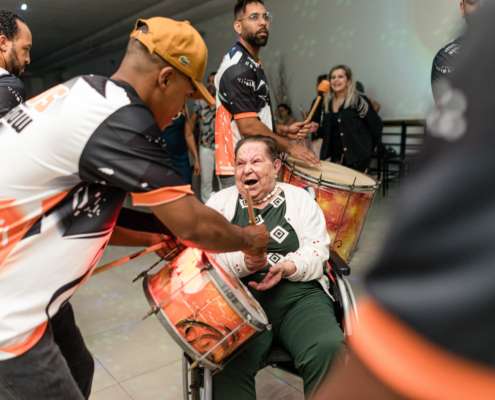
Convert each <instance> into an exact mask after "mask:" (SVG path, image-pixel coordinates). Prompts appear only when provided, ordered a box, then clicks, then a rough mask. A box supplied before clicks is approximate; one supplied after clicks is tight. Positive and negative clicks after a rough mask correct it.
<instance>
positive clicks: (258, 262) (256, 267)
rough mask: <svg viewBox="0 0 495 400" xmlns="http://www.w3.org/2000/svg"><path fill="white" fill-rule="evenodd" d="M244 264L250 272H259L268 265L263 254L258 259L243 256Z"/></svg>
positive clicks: (266, 258) (266, 257)
mask: <svg viewBox="0 0 495 400" xmlns="http://www.w3.org/2000/svg"><path fill="white" fill-rule="evenodd" d="M244 262H245V263H246V268H247V269H248V270H249V271H251V272H257V271H261V270H262V269H263V268H265V267H266V265H267V264H268V256H267V255H266V254H263V255H261V256H258V257H251V256H248V255H247V254H245V255H244Z"/></svg>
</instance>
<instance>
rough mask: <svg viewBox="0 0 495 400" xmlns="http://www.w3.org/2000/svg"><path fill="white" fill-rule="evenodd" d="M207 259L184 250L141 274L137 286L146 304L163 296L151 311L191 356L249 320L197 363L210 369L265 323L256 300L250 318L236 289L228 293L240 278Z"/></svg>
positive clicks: (204, 351) (214, 367) (196, 357)
mask: <svg viewBox="0 0 495 400" xmlns="http://www.w3.org/2000/svg"><path fill="white" fill-rule="evenodd" d="M212 262H214V260H212V259H211V257H208V259H207V258H206V256H203V252H202V251H200V250H197V249H191V248H190V249H187V250H185V251H184V252H183V253H181V254H180V255H179V256H178V257H177V258H176V259H175V260H174V261H173V262H172V263H170V264H168V265H166V266H165V267H164V268H162V269H161V270H160V271H158V272H157V273H156V274H155V275H153V276H151V277H148V278H146V280H145V282H144V285H143V287H144V291H145V294H146V297H147V298H148V301H149V302H150V304H151V305H152V306H158V305H159V304H160V303H161V302H163V301H164V300H166V301H165V303H164V304H163V305H162V307H161V308H160V310H159V312H158V314H157V316H158V319H159V320H160V322H161V323H162V325H163V326H164V327H165V329H166V330H167V332H168V333H169V334H170V335H171V336H172V338H173V339H174V340H175V341H176V342H177V344H179V346H180V347H181V348H182V349H183V350H184V351H185V352H186V353H187V354H188V355H189V356H190V357H191V358H193V359H196V360H197V359H199V358H200V357H201V356H202V355H203V354H205V353H207V352H208V351H209V350H211V349H212V348H213V347H214V346H215V345H216V344H217V343H218V342H219V341H220V340H222V339H223V338H224V337H225V336H227V335H228V334H229V333H230V332H231V331H233V330H234V329H235V328H237V327H238V326H240V325H241V324H243V323H244V322H246V321H247V319H248V318H251V321H249V322H247V323H245V324H244V325H243V326H242V327H241V328H240V329H239V330H238V331H237V332H236V333H235V334H234V335H232V336H230V338H228V339H227V341H226V342H224V344H222V345H220V346H218V347H217V348H216V349H215V350H213V352H212V354H210V355H209V356H208V357H207V358H206V359H205V360H204V361H202V364H204V366H206V367H207V368H210V369H216V368H218V367H219V366H220V365H221V363H222V361H224V360H225V359H226V358H228V356H229V355H231V354H232V353H234V352H235V351H236V350H237V349H238V348H239V347H240V346H242V345H243V344H245V343H246V342H247V341H248V340H249V339H250V338H252V337H253V335H256V334H258V333H259V332H262V331H263V330H264V329H265V328H266V325H267V323H268V321H267V319H266V315H265V314H264V312H263V311H262V309H261V307H260V306H259V304H257V303H256V306H257V307H259V310H261V313H262V315H261V316H259V315H258V318H256V315H253V314H256V313H253V312H252V310H251V312H249V310H246V308H244V307H242V304H240V303H239V302H238V301H236V296H239V293H237V294H235V293H234V292H236V288H233V285H234V286H235V285H238V284H239V283H240V281H238V280H237V279H236V278H235V276H233V275H231V276H229V275H228V274H225V273H224V271H223V269H221V267H219V266H218V265H215V268H213V267H212V265H211V264H210V263H212ZM202 268H204V269H203V270H202V271H201V269H202ZM179 272H180V273H179ZM195 276H196V277H195ZM232 277H233V279H232ZM181 285H183V288H182V289H181V288H180V286H181ZM240 285H242V283H240ZM174 292H175V294H173V293H174ZM167 299H168V300H167ZM253 300H254V299H253ZM254 301H256V300H254ZM255 308H256V307H255ZM248 314H249V317H248V316H247V315H248Z"/></svg>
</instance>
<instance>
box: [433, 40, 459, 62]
mask: <svg viewBox="0 0 495 400" xmlns="http://www.w3.org/2000/svg"><path fill="white" fill-rule="evenodd" d="M462 38H463V37H462V36H459V37H458V38H456V39H454V40H451V41H450V42H448V43H447V44H446V45H445V46H443V47H442V48H441V49H440V50H439V51H438V53H437V54H436V56H435V60H443V59H445V58H450V57H452V56H454V55H455V54H458V53H459V51H460V49H461V46H462Z"/></svg>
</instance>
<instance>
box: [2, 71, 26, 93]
mask: <svg viewBox="0 0 495 400" xmlns="http://www.w3.org/2000/svg"><path fill="white" fill-rule="evenodd" d="M0 85H1V86H13V87H17V88H22V89H23V90H25V89H26V88H25V86H24V83H23V82H22V81H21V80H20V79H19V78H18V77H17V76H15V75H12V74H10V73H8V72H7V71H5V70H2V71H0Z"/></svg>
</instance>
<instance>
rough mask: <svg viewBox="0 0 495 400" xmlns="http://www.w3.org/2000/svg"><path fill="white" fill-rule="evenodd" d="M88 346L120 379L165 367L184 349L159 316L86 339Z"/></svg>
mask: <svg viewBox="0 0 495 400" xmlns="http://www.w3.org/2000/svg"><path fill="white" fill-rule="evenodd" d="M85 342H86V345H87V346H88V348H89V350H90V351H91V353H92V354H93V355H94V356H95V357H96V359H97V360H98V361H99V362H100V363H101V365H102V366H103V367H104V368H105V369H106V370H107V371H108V372H109V373H110V374H111V375H112V376H113V378H114V379H115V380H116V381H117V382H122V381H125V380H128V379H131V378H134V377H136V376H138V375H142V374H144V373H146V372H149V371H153V370H155V369H157V368H160V367H163V366H165V365H168V364H170V363H173V362H175V361H177V360H180V359H181V357H182V351H181V349H180V348H179V346H178V345H177V344H176V343H175V342H174V340H173V339H172V338H171V337H170V335H169V334H168V333H167V332H166V331H165V328H163V326H162V325H161V324H160V322H159V321H158V320H157V319H156V317H150V318H148V319H147V320H145V321H139V322H134V323H131V324H127V325H124V326H121V327H118V328H115V329H112V330H109V331H106V332H103V333H99V334H97V335H92V336H89V337H86V338H85Z"/></svg>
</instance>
